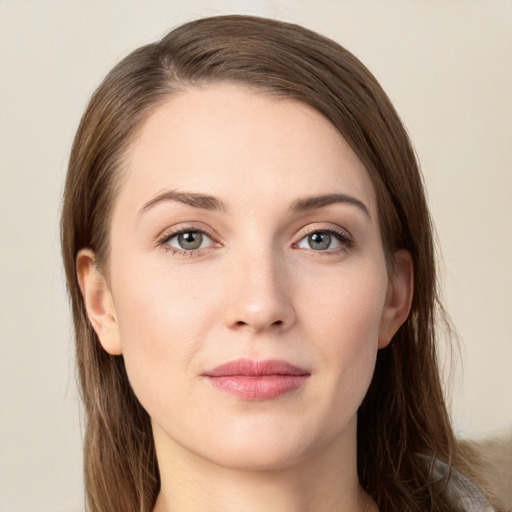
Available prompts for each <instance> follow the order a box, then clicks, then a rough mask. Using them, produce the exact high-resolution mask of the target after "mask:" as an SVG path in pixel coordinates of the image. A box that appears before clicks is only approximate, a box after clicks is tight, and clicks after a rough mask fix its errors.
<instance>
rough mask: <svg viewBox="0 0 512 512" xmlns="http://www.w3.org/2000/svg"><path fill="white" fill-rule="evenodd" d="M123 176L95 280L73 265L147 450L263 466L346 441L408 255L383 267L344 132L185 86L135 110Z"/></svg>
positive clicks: (292, 107) (286, 104)
mask: <svg viewBox="0 0 512 512" xmlns="http://www.w3.org/2000/svg"><path fill="white" fill-rule="evenodd" d="M125 171H126V172H125V174H124V176H123V180H122V186H121V189H120V192H119V195H118V197H117V199H116V203H115V207H114V211H113V217H112V226H111V251H110V260H109V263H108V269H107V270H108V272H107V275H108V284H106V283H105V282H103V285H102V284H101V282H102V281H101V277H98V275H97V274H95V272H94V270H93V266H92V264H90V262H91V261H92V259H91V258H89V259H88V254H87V252H85V253H82V254H81V255H79V269H81V270H80V271H79V272H80V280H81V283H82V288H83V289H84V293H85V295H86V302H87V305H88V310H89V315H90V317H91V320H92V322H93V325H94V327H95V329H96V331H97V332H98V334H99V337H100V340H101V343H102V344H103V346H104V348H105V349H106V350H107V351H108V352H110V353H113V354H120V353H122V354H123V357H124V359H125V362H126V368H127V372H128V376H129V379H130V382H131V385H132V387H133V389H134V391H135V393H136V395H137V397H138V398H139V400H140V402H141V404H142V405H143V407H144V408H145V409H146V410H147V411H148V413H149V415H150V416H151V418H152V422H153V428H154V433H155V440H156V446H157V451H159V452H160V453H169V454H176V453H182V454H184V453H186V454H194V455H195V456H199V457H200V458H201V459H202V460H209V461H213V462H215V463H217V464H221V465H223V466H229V467H253V468H254V467H266V468H268V467H283V466H286V465H289V464H292V463H293V462H296V461H299V460H304V459H307V458H308V457H311V456H313V455H315V454H317V453H320V452H322V451H325V450H330V449H331V448H332V449H334V447H341V446H350V447H352V446H353V447H355V425H356V412H357V409H358V407H359V405H360V403H361V401H362V399H363V397H364V395H365V393H366V391H367V388H368V386H369V383H370V380H371V378H372V374H373V370H374V364H375V358H376V354H377V350H378V348H379V347H382V346H385V345H386V344H387V343H388V342H389V340H390V338H391V336H392V335H393V334H394V332H395V331H396V329H397V328H398V326H399V325H400V324H401V323H402V322H403V320H404V319H405V316H406V315H407V311H408V301H409V295H410V292H409V289H410V280H408V279H409V278H408V275H409V270H407V268H408V267H407V265H405V266H404V265H400V264H399V265H398V269H399V270H398V272H397V276H398V277H396V278H393V279H392V280H391V279H390V278H389V276H388V273H387V269H386V264H385V258H384V253H383V248H382V243H381V236H380V232H379V222H378V211H377V205H376V199H375V193H374V190H373V186H372V183H371V181H370V179H369V177H368V174H367V172H366V170H365V169H364V167H363V165H362V164H361V162H360V161H359V160H358V158H357V157H356V155H355V154H354V152H353V151H352V150H351V149H350V147H349V146H348V144H347V143H346V142H345V141H344V139H343V138H342V137H341V136H340V135H339V133H338V132H337V131H336V130H335V129H334V127H333V126H332V125H331V124H330V123H329V122H328V121H327V120H326V119H325V118H324V117H322V115H320V114H319V113H318V112H316V111H315V110H313V109H312V108H310V107H309V106H306V105H304V104H302V103H299V102H297V101H293V100H287V99H282V98H281V99H278V98H275V97H270V96H268V95H265V94H263V93H261V92H254V91H253V90H251V89H249V88H244V87H241V86H234V85H226V84H223V85H215V86H207V87H203V88H190V89H188V90H186V91H185V92H182V93H179V94H178V95H177V96H174V97H173V98H171V99H169V101H168V102H167V103H166V104H164V105H162V106H161V107H159V108H158V109H157V110H156V111H155V113H153V114H152V115H151V117H149V119H148V120H147V122H146V123H145V124H144V126H143V127H142V129H141V131H140V134H139V136H138V137H137V139H136V140H135V141H134V143H133V146H132V148H131V151H130V152H129V155H128V160H127V167H126V170H125ZM81 258H82V260H81ZM400 258H401V259H402V260H403V261H405V260H407V258H405V257H404V256H403V255H401V256H400ZM88 262H89V263H88ZM402 267H403V268H405V270H404V271H403V272H401V270H400V269H401V268H402ZM406 267H407V268H406ZM88 290H89V291H88ZM88 297H89V298H88Z"/></svg>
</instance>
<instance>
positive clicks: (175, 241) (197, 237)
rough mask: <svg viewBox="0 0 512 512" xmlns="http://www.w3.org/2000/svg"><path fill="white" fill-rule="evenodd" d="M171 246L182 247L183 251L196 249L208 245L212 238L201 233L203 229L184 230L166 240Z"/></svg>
mask: <svg viewBox="0 0 512 512" xmlns="http://www.w3.org/2000/svg"><path fill="white" fill-rule="evenodd" d="M166 243H167V244H168V245H170V246H171V247H174V248H176V249H181V250H183V251H194V250H196V249H202V248H204V247H208V246H209V245H211V243H212V239H211V238H210V237H209V236H207V235H205V234H204V233H201V231H192V230H191V231H182V232H181V233H177V234H175V235H173V236H171V237H169V239H168V240H167V242H166Z"/></svg>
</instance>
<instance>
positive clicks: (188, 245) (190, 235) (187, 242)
mask: <svg viewBox="0 0 512 512" xmlns="http://www.w3.org/2000/svg"><path fill="white" fill-rule="evenodd" d="M202 241H203V235H201V233H198V232H197V231H188V232H186V233H180V234H179V235H178V242H179V244H180V246H181V247H182V248H183V249H189V250H190V249H198V248H199V247H200V246H201V243H202Z"/></svg>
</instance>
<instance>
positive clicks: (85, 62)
mask: <svg viewBox="0 0 512 512" xmlns="http://www.w3.org/2000/svg"><path fill="white" fill-rule="evenodd" d="M226 12H239V13H255V14H261V15H266V16H271V17H277V18H281V19H285V20H289V21H295V22H298V23H301V24H304V25H306V26H308V27H310V28H313V29H315V30H318V31H320V32H322V33H324V34H326V35H328V36H330V37H332V38H334V39H336V40H337V41H339V42H340V43H342V44H343V45H345V46H346V47H347V48H348V49H350V50H352V51H353V52H354V53H355V54H356V55H357V56H359V57H360V58H361V59H362V60H363V62H365V63H366V64H367V65H368V67H369V68H370V69H371V70H372V71H373V72H374V73H375V75H376V76H377V78H378V79H379V80H380V81H381V83H382V84H383V86H384V88H385V89H386V90H387V92H388V93H389V95H390V96H391V98H392V100H393V101H394V102H395V104H396V106H397V108H398V111H399V112H400V113H401V115H402V117H403V119H404V121H405V123H406V125H407V126H408V129H409V131H410V133H411V135H412V138H413V140H414V142H415V145H416V149H417V152H418V155H419V157H420V159H421V162H422V167H423V171H424V173H425V178H426V182H427V186H428V190H429V196H430V202H431V206H432V210H433V214H434V218H435V220H436V223H437V227H438V232H439V238H440V242H441V246H442V251H443V256H444V262H445V264H444V272H443V282H444V285H445V290H446V292H445V295H446V304H447V306H448V309H449V311H450V312H451V313H452V316H453V319H454V322H455V324H456V325H457V327H458V329H459V333H460V337H461V340H462V343H463V358H462V359H463V366H464V373H462V372H461V370H460V366H459V367H458V370H457V371H456V372H455V378H454V381H453V382H454V385H453V392H454V401H453V404H454V406H453V411H454V423H455V426H456V429H457V432H458V433H459V434H461V435H465V436H467V435H470V436H476V437H482V436H485V435H488V434H493V433H495V432H497V431H499V430H501V429H504V428H506V427H507V426H508V427H509V426H510V425H511V424H512V399H511V396H510V395H511V390H512V329H511V326H510V321H511V317H512V270H511V266H512V206H511V201H510V196H511V192H512V178H511V176H512V173H511V168H512V150H511V146H512V121H511V120H512V100H511V91H512V65H511V64H512V1H510V0H359V1H355V0H338V1H335V0H332V1H329V0H316V1H314V2H312V1H311V0H295V1H292V0H288V1H285V0H283V1H278V0H275V1H263V0H262V1H231V2H230V1H204V2H202V1H199V0H197V1H193V0H192V1H191V0H189V1H172V0H166V1H164V0H160V1H157V0H137V1H136V0H124V1H120V0H117V1H114V0H102V1H92V0H89V1H86V0H83V1H78V0H77V1H72V0H69V1H61V2H57V1H52V0H39V1H37V0H34V1H28V0H0V145H1V147H0V179H1V181H0V183H1V188H0V191H1V200H0V219H1V220H0V229H1V233H0V240H1V243H2V246H1V247H2V249H1V251H0V269H1V287H0V299H1V304H0V336H1V344H0V389H1V392H0V411H1V412H0V512H7V511H8V512H22V511H23V512H25V511H27V510H30V511H32V512H43V511H44V512H46V511H52V512H61V511H67V512H70V511H79V510H82V509H83V506H82V500H83V498H82V491H81V448H80V443H81V441H80V426H79V419H78V401H77V398H76V391H75V384H74V370H73V362H72V354H73V349H72V345H71V327H70V324H69V314H68V310H67V304H66V298H65V293H64V280H63V276H62V270H61V263H60V256H59V237H58V227H57V223H58V217H59V203H60V194H61V189H62V184H63V179H64V175H65V168H66V160H67V157H68V153H69V148H70V145H71V141H72V137H73V134H74V131H75V129H76V126H77V123H78V120H79V117H80V115H81V113H82V110H83V108H84V107H85V104H86V102H87V99H88V97H89V95H90V94H91V93H92V91H93V89H94V87H95V86H96V85H97V84H98V83H99V81H100V79H101V78H102V77H103V76H104V75H105V73H106V72H107V71H108V70H109V69H110V68H111V66H112V65H113V64H114V63H116V62H117V61H118V60H119V59H120V58H121V57H122V56H124V55H125V54H126V53H127V52H128V51H129V50H131V49H134V48H135V47H136V46H138V45H140V44H143V43H146V42H150V41H152V40H154V39H156V38H158V37H160V36H162V35H163V34H164V33H165V32H166V31H167V30H168V29H170V28H171V27H173V26H175V25H177V24H179V23H181V22H183V21H186V20H189V19H192V18H195V17H197V16H202V15H213V14H220V13H226Z"/></svg>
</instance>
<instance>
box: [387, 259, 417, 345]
mask: <svg viewBox="0 0 512 512" xmlns="http://www.w3.org/2000/svg"><path fill="white" fill-rule="evenodd" d="M394 259H395V267H394V272H393V275H391V276H390V278H389V283H388V291H387V295H386V303H385V304H384V309H383V311H382V316H381V321H380V327H379V348H384V347H387V346H388V345H389V342H390V341H391V339H392V338H393V336H394V335H395V334H396V332H397V331H398V329H399V328H400V326H401V325H402V324H403V323H404V322H405V320H406V319H407V317H408V315H409V312H410V310H411V303H412V295H413V289H414V272H413V270H414V269H413V264H412V256H411V253H410V252H409V251H406V250H400V251H397V252H395V254H394Z"/></svg>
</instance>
